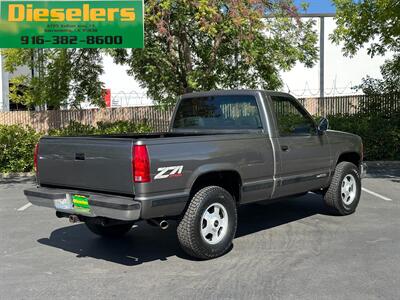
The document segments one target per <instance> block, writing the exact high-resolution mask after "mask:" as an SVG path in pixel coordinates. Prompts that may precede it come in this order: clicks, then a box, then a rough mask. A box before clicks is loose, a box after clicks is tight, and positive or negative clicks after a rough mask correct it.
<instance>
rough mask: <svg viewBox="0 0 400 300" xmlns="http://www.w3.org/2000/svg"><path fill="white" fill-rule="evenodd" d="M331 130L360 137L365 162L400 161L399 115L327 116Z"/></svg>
mask: <svg viewBox="0 0 400 300" xmlns="http://www.w3.org/2000/svg"><path fill="white" fill-rule="evenodd" d="M328 119H329V124H330V125H329V126H330V128H331V129H335V130H340V131H346V132H351V133H354V134H357V135H359V136H361V137H362V139H363V143H364V159H365V160H400V114H394V115H393V116H391V117H387V116H384V115H382V114H378V115H366V114H359V115H342V116H340V115H336V116H329V117H328Z"/></svg>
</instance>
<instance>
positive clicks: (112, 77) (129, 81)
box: [101, 56, 153, 107]
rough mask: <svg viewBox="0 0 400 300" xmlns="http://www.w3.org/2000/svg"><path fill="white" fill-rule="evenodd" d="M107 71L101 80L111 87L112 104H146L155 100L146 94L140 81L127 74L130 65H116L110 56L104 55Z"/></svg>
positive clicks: (106, 86) (117, 105)
mask: <svg viewBox="0 0 400 300" xmlns="http://www.w3.org/2000/svg"><path fill="white" fill-rule="evenodd" d="M103 62H104V70H105V73H104V74H103V75H102V76H101V80H102V81H103V82H104V83H105V88H106V89H111V106H112V107H120V106H145V105H152V104H153V101H152V100H151V99H149V98H148V97H147V95H146V91H145V90H144V89H142V88H141V87H140V85H139V83H138V82H137V81H136V80H135V79H134V78H133V77H132V76H129V75H128V74H127V70H128V67H127V66H121V65H116V64H114V62H113V59H112V58H111V57H110V56H104V57H103Z"/></svg>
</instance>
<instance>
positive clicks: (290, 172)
mask: <svg viewBox="0 0 400 300" xmlns="http://www.w3.org/2000/svg"><path fill="white" fill-rule="evenodd" d="M271 104H272V105H271V106H272V110H273V114H272V116H273V118H274V119H275V120H274V123H275V128H276V131H277V132H276V136H275V137H274V138H273V139H274V144H275V151H276V154H277V159H278V163H277V171H276V180H277V184H276V188H275V192H274V195H273V197H274V198H275V197H282V196H286V195H293V194H296V193H302V192H306V191H311V190H316V189H320V188H321V187H325V186H326V185H327V183H328V180H329V175H330V166H331V165H332V162H331V154H330V146H329V143H328V137H327V135H326V134H325V133H319V132H318V130H317V125H316V123H315V122H314V120H313V119H312V117H311V116H310V115H309V113H308V112H307V111H306V110H305V109H304V108H303V106H301V104H300V103H299V102H298V101H297V100H296V99H294V98H293V97H290V96H285V95H276V96H274V95H271Z"/></svg>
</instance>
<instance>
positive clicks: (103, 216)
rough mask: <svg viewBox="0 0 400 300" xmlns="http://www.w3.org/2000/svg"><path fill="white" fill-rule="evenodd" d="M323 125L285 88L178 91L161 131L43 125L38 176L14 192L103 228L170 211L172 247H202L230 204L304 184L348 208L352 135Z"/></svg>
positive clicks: (356, 195)
mask: <svg viewBox="0 0 400 300" xmlns="http://www.w3.org/2000/svg"><path fill="white" fill-rule="evenodd" d="M327 129H328V121H327V120H326V119H325V118H323V119H322V120H321V121H320V123H319V124H318V125H317V124H316V123H315V122H314V120H313V118H312V117H311V116H310V115H309V113H308V112H307V111H306V110H305V109H304V108H303V107H302V106H301V104H300V103H299V102H298V101H297V100H296V99H295V98H293V97H292V96H291V95H289V94H285V93H278V92H271V91H262V90H232V91H212V92H202V93H193V94H187V95H184V96H182V97H181V99H180V100H179V101H178V103H177V105H176V109H175V112H174V114H173V118H172V122H171V125H170V130H169V132H167V133H158V134H136V135H130V134H126V135H107V136H81V137H43V138H42V139H41V140H40V142H39V143H38V145H37V147H36V150H35V167H36V172H37V181H38V186H37V188H33V189H28V190H25V191H24V193H25V195H26V196H27V198H28V199H29V201H30V202H31V203H33V204H35V205H39V206H45V207H51V208H53V209H55V210H56V215H57V217H67V218H69V220H70V221H71V222H85V223H86V225H87V227H88V228H89V229H90V230H91V231H92V232H94V233H95V234H98V235H100V236H105V237H116V236H121V235H123V234H126V233H127V232H128V231H129V230H130V229H131V228H132V225H133V224H134V223H135V222H137V221H139V220H147V221H148V222H149V223H151V224H155V225H157V226H160V227H161V228H163V229H164V228H166V227H167V226H168V224H169V223H168V222H169V221H171V220H175V221H176V222H177V224H178V225H177V235H178V239H179V242H180V244H181V246H182V248H183V249H184V250H185V251H186V252H187V253H188V254H189V255H192V256H194V257H197V258H200V259H210V258H214V257H217V256H220V255H223V254H224V253H226V252H227V251H228V249H229V248H230V246H231V245H232V241H233V238H234V236H235V233H236V226H237V218H238V217H237V207H238V205H242V204H247V203H253V202H259V201H264V202H265V201H276V199H279V198H282V197H285V196H291V195H300V194H305V193H307V192H309V191H311V192H317V193H321V194H322V195H323V197H324V199H325V202H326V204H327V205H328V206H330V207H332V208H333V210H335V211H336V214H339V215H348V214H351V213H353V212H354V211H355V209H356V207H357V205H358V202H359V199H360V192H361V179H360V178H361V177H362V173H363V163H362V160H363V145H362V141H361V138H360V137H358V136H356V135H353V134H349V133H344V132H338V131H333V130H327Z"/></svg>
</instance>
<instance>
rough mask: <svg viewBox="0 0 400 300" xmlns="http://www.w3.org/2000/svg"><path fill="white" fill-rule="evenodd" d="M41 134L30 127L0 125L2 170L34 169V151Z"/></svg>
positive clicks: (25, 170)
mask: <svg viewBox="0 0 400 300" xmlns="http://www.w3.org/2000/svg"><path fill="white" fill-rule="evenodd" d="M39 138H40V134H38V133H36V132H35V130H34V129H32V128H30V127H22V126H19V125H12V126H5V125H0V172H1V173H10V172H29V171H32V170H33V151H34V148H35V145H36V143H37V142H38V140H39Z"/></svg>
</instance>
